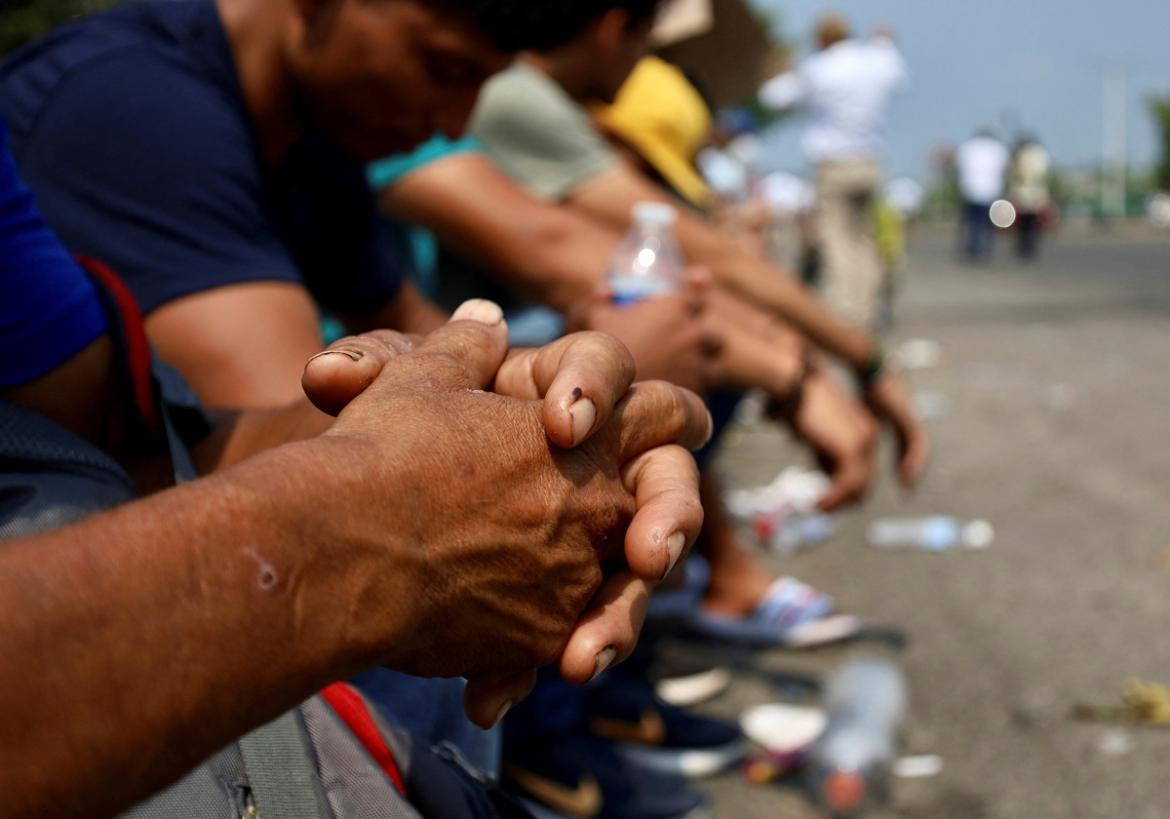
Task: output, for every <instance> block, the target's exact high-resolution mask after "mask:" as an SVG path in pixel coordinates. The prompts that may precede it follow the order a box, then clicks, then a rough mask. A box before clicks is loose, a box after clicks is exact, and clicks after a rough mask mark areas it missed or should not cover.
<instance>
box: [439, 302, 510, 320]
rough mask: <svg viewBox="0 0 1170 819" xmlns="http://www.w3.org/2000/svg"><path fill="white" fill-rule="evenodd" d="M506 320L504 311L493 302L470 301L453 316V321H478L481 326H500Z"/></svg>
mask: <svg viewBox="0 0 1170 819" xmlns="http://www.w3.org/2000/svg"><path fill="white" fill-rule="evenodd" d="M503 320H504V311H503V310H501V309H500V306H499V305H498V304H496V303H495V302H493V301H488V300H487V299H469V300H468V301H465V302H463V304H461V305H459V309H457V310H456V311H455V312H454V313H453V314H452V315H451V321H478V322H479V323H480V324H493V325H494V324H499V323H500V322H501V321H503Z"/></svg>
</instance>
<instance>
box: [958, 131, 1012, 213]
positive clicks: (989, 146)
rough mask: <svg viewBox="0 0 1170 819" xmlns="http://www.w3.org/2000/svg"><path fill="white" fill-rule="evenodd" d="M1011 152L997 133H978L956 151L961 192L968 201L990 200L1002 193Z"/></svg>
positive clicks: (981, 201) (986, 201)
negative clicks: (987, 135) (985, 134)
mask: <svg viewBox="0 0 1170 819" xmlns="http://www.w3.org/2000/svg"><path fill="white" fill-rule="evenodd" d="M1009 162H1011V155H1010V154H1009V153H1008V149H1007V146H1006V145H1004V144H1003V143H1002V142H1000V141H999V140H998V139H996V138H995V137H986V136H977V137H971V139H969V140H967V141H966V142H964V143H963V144H962V145H960V146H959V150H958V151H956V152H955V167H956V169H957V170H958V172H959V192H960V193H961V194H963V198H964V199H965V200H967V201H968V202H978V203H979V204H990V203H992V202H994V201H995V200H996V199H999V198H1000V197H1002V196H1003V186H1004V174H1005V173H1006V172H1007V167H1008V163H1009Z"/></svg>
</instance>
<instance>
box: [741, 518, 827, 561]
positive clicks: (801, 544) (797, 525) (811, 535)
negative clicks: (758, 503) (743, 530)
mask: <svg viewBox="0 0 1170 819" xmlns="http://www.w3.org/2000/svg"><path fill="white" fill-rule="evenodd" d="M752 529H753V530H754V531H755V534H756V539H757V540H758V541H759V542H760V545H761V546H763V547H764V548H766V549H769V550H770V551H773V552H778V553H780V554H784V555H791V554H796V553H797V552H799V551H800V550H801V549H805V548H808V547H810V546H815V545H817V544H818V543H824V542H825V541H826V540H828V539H829V538H831V537H832V536H833V533H834V532H835V531H836V530H837V524H836V522H835V521H834V520H833V518H832V517H831V516H830V515H825V514H813V513H809V512H791V511H781V512H770V513H769V512H765V513H762V514H760V515H757V516H756V519H755V520H754V521H753V522H752Z"/></svg>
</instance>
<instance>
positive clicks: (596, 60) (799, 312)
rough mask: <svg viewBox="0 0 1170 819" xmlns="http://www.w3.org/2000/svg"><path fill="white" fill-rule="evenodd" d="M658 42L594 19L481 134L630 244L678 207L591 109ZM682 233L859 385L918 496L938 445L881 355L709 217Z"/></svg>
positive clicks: (532, 183) (525, 61)
mask: <svg viewBox="0 0 1170 819" xmlns="http://www.w3.org/2000/svg"><path fill="white" fill-rule="evenodd" d="M650 30H651V27H650V24H649V21H647V20H645V19H639V18H634V17H632V16H631V15H629V14H627V13H624V12H623V10H622V9H608V10H604V9H594V12H593V13H592V14H591V15H588V16H587V21H586V22H585V23H583V24H582V25H581V26H579V28H578V30H577V32H576V33H575V34H574V35H573V36H572V37H570V38H568V39H565V40H562V41H560V42H556V43H553V44H551V45H548V46H546V47H543V48H537V49H534V50H530V51H528V52H526V53H525V54H523V55H522V56H521V57H520V59H518V60H517V61H516V62H515V63H514V64H513V65H512V67H510V68H509V69H508V70H507V71H504V72H502V73H500V74H498V75H496V76H495V77H493V78H492V79H491V80H489V81H488V83H487V84H486V85H485V86H484V90H483V92H482V93H481V95H480V98H479V101H478V103H477V106H476V110H475V112H474V114H473V117H472V123H471V133H472V134H473V135H474V136H475V137H476V138H477V139H479V140H480V142H482V143H483V144H484V145H485V146H486V149H487V152H488V155H489V156H490V157H491V158H492V159H493V160H494V161H496V162H497V163H498V164H499V166H500V167H501V168H502V169H503V170H504V171H505V172H507V173H508V174H509V175H510V176H512V177H513V179H515V180H517V181H518V182H520V183H521V185H523V186H524V187H525V188H527V189H528V190H529V191H530V192H532V193H534V194H536V195H538V196H540V197H542V198H545V199H549V200H553V201H557V202H559V203H561V204H562V205H563V206H565V207H567V208H569V209H571V210H573V211H574V212H577V213H580V214H584V215H586V216H589V217H591V218H593V219H594V220H596V221H597V222H599V223H601V224H602V225H605V226H608V227H609V228H610V229H611V230H615V231H617V232H624V231H625V230H626V229H627V227H628V225H629V222H630V212H631V209H632V207H633V205H634V204H635V203H637V202H639V201H664V202H671V201H674V200H673V197H672V196H671V195H670V193H669V192H668V191H666V190H664V189H663V188H662V187H661V186H659V185H657V184H655V183H654V182H653V181H652V180H650V179H648V178H646V177H645V176H644V175H642V174H641V173H639V172H638V170H637V169H636V168H635V167H633V166H631V165H630V164H628V163H624V162H622V161H620V160H619V158H618V156H617V155H616V154H615V153H614V151H613V150H612V149H611V148H610V147H609V146H608V145H607V144H606V142H605V140H604V137H603V136H602V135H601V134H600V133H599V132H598V130H597V128H596V126H595V125H594V124H593V122H592V120H591V119H590V117H589V114H588V111H587V110H586V106H587V105H589V104H593V103H608V102H611V101H613V99H614V97H615V95H616V94H617V92H618V90H619V88H620V87H621V85H622V83H623V82H624V81H625V79H626V77H627V76H628V75H629V73H630V72H631V70H632V69H633V68H634V66H635V64H636V63H637V61H638V59H639V58H640V57H641V56H642V55H643V53H644V52H645V50H646V48H647V45H648V40H649V33H650ZM676 233H677V235H678V238H679V241H680V244H681V245H682V250H683V253H684V254H685V255H686V257H687V259H688V261H690V262H691V263H693V264H698V265H704V266H706V267H708V268H710V269H711V271H712V273H713V274H714V277H715V281H716V282H717V283H718V284H721V285H724V286H726V287H727V288H728V289H729V290H731V291H734V292H735V293H737V294H739V295H740V296H742V297H744V298H745V299H747V300H748V301H750V302H751V303H752V304H753V305H755V306H756V307H758V308H762V309H765V310H767V311H769V312H770V313H772V314H774V315H776V316H777V317H780V318H783V319H785V320H787V321H789V322H791V324H792V326H793V327H795V328H796V329H797V330H799V331H800V332H801V333H803V334H804V335H805V336H806V337H807V338H808V339H809V340H810V341H811V342H813V343H814V344H816V345H817V346H818V347H820V348H821V349H823V350H824V351H825V352H827V353H829V354H832V355H834V356H836V357H837V358H839V359H840V360H841V361H842V363H844V364H845V365H846V366H848V367H849V368H850V369H851V370H853V371H854V372H855V373H856V375H857V378H858V381H859V386H860V388H861V390H862V392H863V395H864V398H865V400H866V402H867V404H868V405H869V407H870V408H871V411H872V412H873V413H874V414H875V416H876V417H877V418H879V419H881V420H884V421H886V422H888V423H889V424H890V425H891V426H892V428H893V430H894V432H895V434H896V436H897V438H898V444H899V459H898V474H899V476H900V478H901V479H902V481H903V482H904V483H905V484H907V485H911V484H913V483H914V482H915V481H916V480H917V478H918V477H919V475H920V474H921V472H922V470H923V468H924V466H925V463H926V458H927V454H928V451H929V442H928V440H927V437H926V434H925V431H924V429H923V427H922V425H921V424H920V422H919V421H918V419H917V417H916V416H915V413H914V410H913V408H912V407H911V405H910V401H909V398H908V396H907V394H906V391H905V388H904V387H903V385H902V383H901V381H900V380H899V379H898V378H897V377H896V376H895V375H894V374H893V373H892V372H890V371H889V370H888V369H887V368H885V366H884V362H883V359H882V356H881V350H880V348H879V347H878V346H877V345H876V343H875V342H873V341H872V340H871V339H869V338H867V337H866V336H864V335H863V334H861V333H859V332H857V331H855V330H852V329H850V328H849V327H846V326H845V325H843V324H842V323H840V322H839V321H837V320H836V319H834V318H833V317H832V316H831V315H830V314H829V313H828V312H827V311H826V310H825V309H824V308H823V307H822V306H821V305H820V304H819V303H818V302H817V300H816V299H815V298H814V297H813V296H812V295H811V294H810V293H809V292H808V291H807V290H805V289H804V288H803V287H802V286H801V285H800V284H799V283H798V282H796V281H795V280H794V279H793V278H792V277H791V276H788V275H786V274H785V273H784V272H783V271H781V270H778V269H776V268H774V267H773V266H771V265H770V264H769V263H767V262H766V261H765V260H763V259H762V258H759V257H757V256H754V255H752V254H750V253H746V252H744V251H743V250H742V249H741V248H740V247H738V246H737V245H736V244H735V243H734V242H732V241H729V240H727V239H726V238H725V237H723V236H722V235H721V234H720V233H719V232H718V231H717V230H715V229H714V228H713V227H711V226H710V225H708V224H707V222H706V221H705V220H704V219H703V217H702V216H701V215H699V214H695V213H691V212H687V211H683V212H682V213H681V214H680V216H679V219H678V222H677V223H676Z"/></svg>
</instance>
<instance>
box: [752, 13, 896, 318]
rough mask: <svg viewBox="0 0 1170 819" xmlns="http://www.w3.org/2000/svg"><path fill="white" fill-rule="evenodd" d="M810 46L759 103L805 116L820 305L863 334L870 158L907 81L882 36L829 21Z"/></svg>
mask: <svg viewBox="0 0 1170 819" xmlns="http://www.w3.org/2000/svg"><path fill="white" fill-rule="evenodd" d="M816 41H817V52H816V53H815V54H813V55H812V56H810V57H808V58H807V59H806V60H804V61H803V62H802V63H801V64H800V65H799V66H798V67H797V68H796V69H795V70H793V71H790V72H788V73H786V74H781V75H780V76H777V77H774V78H772V79H771V80H769V81H768V82H767V83H765V84H764V86H763V88H761V89H760V101H761V102H762V103H763V104H764V105H766V106H768V107H770V108H775V109H785V108H793V107H798V106H799V107H801V108H804V109H805V110H806V111H807V112H808V117H809V122H808V126H807V128H806V130H805V135H804V141H803V142H804V152H805V155H806V156H807V158H808V160H809V162H810V163H811V164H812V165H813V166H814V167H815V169H816V170H815V175H816V209H815V212H814V228H813V233H814V238H815V240H816V242H817V245H818V246H819V253H820V258H821V262H822V266H823V267H822V270H823V272H822V281H823V282H824V293H825V301H826V302H827V303H828V305H829V307H830V308H831V309H832V310H833V311H834V312H836V313H837V314H838V316H839V317H840V318H842V319H843V320H844V321H845V322H846V323H848V324H851V325H854V326H856V327H864V328H866V329H871V328H872V327H873V325H874V322H875V319H876V317H877V305H878V291H879V289H880V287H881V277H882V273H881V270H882V268H881V259H880V256H879V253H878V247H877V242H876V240H875V236H874V232H875V230H874V224H873V206H874V202H875V200H876V197H877V190H878V184H879V182H880V180H881V166H880V164H879V161H878V154H879V152H880V150H881V148H882V144H883V142H884V139H883V130H884V125H885V118H886V110H887V108H888V107H889V102H890V98H891V97H892V96H893V94H894V92H895V91H896V90H898V88H899V87H901V86H902V85H904V84H905V83H906V81H907V78H908V75H907V71H906V64H905V63H904V62H903V60H902V56H901V54H899V52H898V49H897V48H896V47H895V45H894V41H893V38H892V37H891V36H890V33H889V31H888V30H886V29H878V30H877V31H876V32H875V33H874V36H873V37H871V38H870V39H868V40H862V39H857V38H854V37H852V35H851V33H850V29H849V24H848V23H847V22H846V21H845V20H844V18H842V17H840V16H837V15H834V14H830V15H827V16H826V17H824V18H823V19H822V20H821V22H820V23H819V24H818V26H817V30H816Z"/></svg>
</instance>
